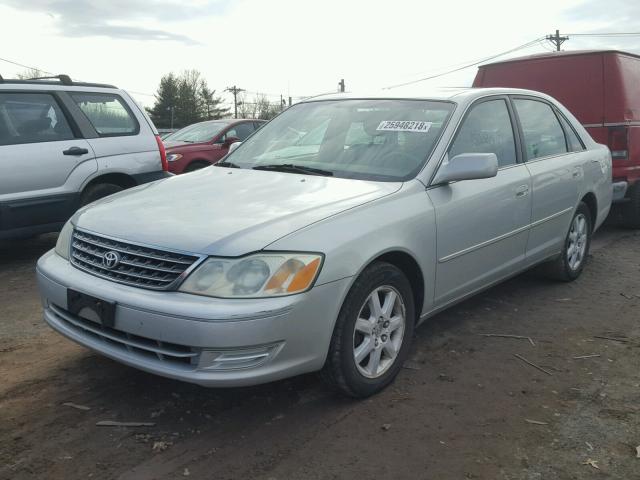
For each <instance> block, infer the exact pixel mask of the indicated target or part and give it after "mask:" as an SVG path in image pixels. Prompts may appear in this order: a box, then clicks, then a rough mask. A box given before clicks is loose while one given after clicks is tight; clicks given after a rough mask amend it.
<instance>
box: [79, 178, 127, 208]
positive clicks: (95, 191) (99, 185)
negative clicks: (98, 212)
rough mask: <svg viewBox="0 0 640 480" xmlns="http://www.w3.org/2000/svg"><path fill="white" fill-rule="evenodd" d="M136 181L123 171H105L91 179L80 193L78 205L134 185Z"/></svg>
mask: <svg viewBox="0 0 640 480" xmlns="http://www.w3.org/2000/svg"><path fill="white" fill-rule="evenodd" d="M136 185H137V182H136V181H135V180H134V179H133V178H132V177H130V176H129V175H126V174H124V173H107V174H104V175H100V176H98V177H96V178H94V179H92V180H91V181H90V182H89V183H88V184H87V185H86V186H85V187H84V188H83V189H82V192H81V193H80V200H79V206H81V207H83V206H85V205H87V204H89V203H92V202H94V201H96V200H99V199H100V198H103V197H106V196H108V195H112V194H114V193H117V192H119V191H121V190H125V189H127V188H131V187H135V186H136Z"/></svg>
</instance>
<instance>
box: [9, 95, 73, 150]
mask: <svg viewBox="0 0 640 480" xmlns="http://www.w3.org/2000/svg"><path fill="white" fill-rule="evenodd" d="M73 138H74V134H73V131H72V130H71V126H70V125H69V122H68V121H67V118H66V117H65V115H64V112H63V111H62V110H61V109H60V106H59V105H58V102H57V101H56V99H55V98H54V97H53V95H51V94H48V93H0V145H17V144H21V143H40V142H59V141H64V140H72V139H73Z"/></svg>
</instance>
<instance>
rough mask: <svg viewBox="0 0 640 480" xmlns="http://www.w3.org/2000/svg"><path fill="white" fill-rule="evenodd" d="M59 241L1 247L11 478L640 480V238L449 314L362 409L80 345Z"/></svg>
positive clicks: (0, 339)
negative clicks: (56, 292)
mask: <svg viewBox="0 0 640 480" xmlns="http://www.w3.org/2000/svg"><path fill="white" fill-rule="evenodd" d="M54 241H55V237H54V236H44V237H40V238H38V239H36V240H32V241H28V242H21V243H18V242H16V243H13V244H4V245H0V478H2V479H5V478H6V479H27V478H28V479H32V478H47V479H75V478H100V479H102V478H108V479H111V478H120V479H151V478H153V479H155V478H162V479H165V478H183V477H187V476H190V477H192V478H208V479H209V478H210V479H265V480H266V479H278V480H281V479H337V478H339V479H342V478H344V479H351V478H354V479H355V478H358V479H369V478H379V479H382V478H393V479H402V478H412V479H413V478H419V479H501V480H502V479H504V480H516V479H518V480H520V479H522V480H547V479H589V478H616V479H625V480H626V479H636V478H640V458H636V447H637V446H639V445H640V375H639V373H638V368H639V365H640V322H638V318H639V315H638V308H639V307H640V256H639V255H638V250H639V248H638V247H640V234H637V233H632V232H625V231H618V230H611V229H609V230H607V231H605V232H603V233H601V234H600V235H599V236H598V238H597V239H596V241H595V242H594V246H593V250H592V257H591V259H590V264H589V265H588V268H587V270H586V271H585V273H584V275H583V276H582V277H581V279H580V280H579V281H577V282H574V283H572V284H557V283H548V282H546V281H543V280H540V279H538V278H536V277H534V276H532V275H523V276H520V277H518V278H515V279H513V280H511V281H509V282H507V283H505V284H503V285H501V286H498V287H496V288H494V289H492V290H489V291H488V292H486V293H484V294H482V295H479V296H478V297H476V298H474V299H472V300H470V301H467V302H465V303H463V304H460V305H459V306H457V307H455V308H453V309H451V310H449V311H447V312H445V313H443V314H440V315H438V316H437V317H436V318H434V319H432V320H431V321H430V322H429V323H428V324H425V325H423V326H422V327H421V328H420V329H418V332H417V336H416V338H415V341H414V345H413V351H412V355H411V362H410V363H409V364H408V367H409V368H406V369H403V371H402V373H401V374H400V376H399V378H398V379H397V380H396V382H395V383H394V384H393V385H392V386H391V388H389V389H388V390H386V391H385V392H383V393H381V394H379V395H377V396H375V397H373V398H371V399H368V400H366V401H360V402H357V401H352V400H346V399H344V398H341V397H339V396H337V395H335V394H333V393H332V392H330V391H328V390H327V389H325V388H324V387H323V386H322V384H320V383H319V381H318V380H317V378H316V376H315V375H308V376H304V377H300V378H295V379H292V380H288V381H283V382H279V383H276V384H271V385H265V386H260V387H255V388H244V389H234V390H207V389H203V388H200V387H197V386H192V385H187V384H182V383H178V382H175V381H171V380H166V379H162V378H159V377H155V376H152V375H149V374H145V373H142V372H138V371H136V370H133V369H131V368H128V367H125V366H122V365H119V364H117V363H115V362H112V361H110V360H108V359H105V358H102V357H100V356H98V355H95V354H93V353H91V352H89V351H87V350H85V349H84V348H81V347H79V346H76V345H75V344H72V343H71V342H69V341H67V340H65V339H64V338H62V337H61V336H59V335H57V334H55V333H53V332H52V331H50V330H49V329H48V328H47V327H46V326H45V325H44V324H43V322H42V321H41V319H40V305H39V300H38V297H37V292H36V287H35V280H34V264H35V261H36V259H37V258H38V256H39V255H40V254H41V253H43V252H44V251H46V250H47V249H49V248H51V247H52V246H53V243H54ZM483 333H498V334H513V335H522V336H528V337H531V339H532V340H533V342H534V344H535V345H532V344H531V343H530V342H529V341H528V340H526V339H524V340H523V339H512V338H499V337H485V336H481V334H483ZM598 336H599V337H609V339H605V338H596V337H598ZM612 339H618V340H612ZM515 354H518V355H521V356H522V357H523V358H525V359H527V360H529V361H530V362H533V363H535V364H537V365H539V366H541V367H542V368H543V369H545V370H547V372H548V373H549V374H547V373H544V372H542V371H540V370H538V369H536V368H533V367H532V366H530V365H528V364H526V363H525V362H524V361H522V360H520V359H519V358H516V357H515ZM592 355H597V356H592ZM581 356H591V357H589V358H576V357H581ZM66 402H73V403H74V404H78V405H82V406H87V407H90V409H89V410H79V409H77V408H73V407H70V406H66V405H64V403H66ZM100 420H119V421H145V422H153V423H155V426H152V427H138V428H124V427H98V426H96V422H97V421H100Z"/></svg>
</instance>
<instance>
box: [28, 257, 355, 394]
mask: <svg viewBox="0 0 640 480" xmlns="http://www.w3.org/2000/svg"><path fill="white" fill-rule="evenodd" d="M37 276H38V285H39V287H40V293H41V296H42V302H43V307H44V319H45V321H46V322H47V323H48V324H49V325H50V326H51V327H52V328H53V329H54V330H56V331H58V332H59V333H61V334H62V335H64V336H66V337H67V338H69V339H71V340H73V341H75V342H77V343H79V344H81V345H84V346H86V347H88V348H90V349H92V350H95V351H97V352H99V353H101V354H103V355H105V356H107V357H110V358H112V359H114V360H117V361H119V362H122V363H124V364H126V365H130V366H132V367H135V368H138V369H141V370H145V371H147V372H151V373H155V374H158V375H162V376H165V377H169V378H174V379H177V380H183V381H186V382H191V383H196V384H200V385H203V386H210V387H233V386H243V385H255V384H259V383H265V382H270V381H273V380H278V379H282V378H286V377H290V376H293V375H298V374H301V373H306V372H312V371H315V370H319V369H321V368H322V366H323V364H324V361H325V357H326V354H327V351H328V347H329V341H330V339H331V334H332V332H333V326H334V322H335V319H336V318H337V315H338V311H339V308H340V304H341V302H342V298H343V296H344V294H345V292H346V289H347V288H348V285H349V281H348V279H344V280H340V281H336V282H332V283H329V284H325V285H320V286H316V287H314V288H313V289H312V290H311V291H309V292H307V293H304V294H301V295H292V296H289V297H279V298H268V299H238V300H225V299H216V298H208V297H202V296H197V295H190V294H185V293H180V292H156V291H150V290H143V289H140V288H135V287H128V286H125V285H120V284H116V283H113V282H110V281H108V280H103V279H100V278H97V277H94V276H92V275H90V274H87V273H84V272H82V271H80V270H78V269H76V268H74V267H73V266H71V264H69V262H68V261H66V260H64V259H63V258H61V257H60V256H58V255H56V254H55V253H54V252H53V251H51V252H48V253H47V254H45V255H44V256H43V257H42V258H41V259H40V260H39V261H38V268H37ZM67 288H72V289H74V290H78V291H81V292H83V293H86V294H89V295H93V296H95V297H98V298H101V299H104V300H107V301H110V302H115V303H116V313H115V325H114V328H109V327H104V326H102V325H101V324H100V323H97V322H94V321H92V320H91V319H90V318H89V317H90V315H85V314H83V316H82V317H80V316H77V315H73V314H71V313H70V312H69V311H68V310H67Z"/></svg>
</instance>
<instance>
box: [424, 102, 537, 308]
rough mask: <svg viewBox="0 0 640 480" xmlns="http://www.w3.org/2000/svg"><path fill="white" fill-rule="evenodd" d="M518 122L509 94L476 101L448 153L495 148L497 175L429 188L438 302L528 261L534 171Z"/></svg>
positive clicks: (511, 271)
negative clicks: (525, 158) (520, 144)
mask: <svg viewBox="0 0 640 480" xmlns="http://www.w3.org/2000/svg"><path fill="white" fill-rule="evenodd" d="M513 125H514V121H513V115H512V114H511V111H510V108H509V105H508V103H507V100H506V98H503V97H498V98H496V97H492V98H490V99H489V100H483V101H481V102H480V103H476V104H475V105H474V106H472V107H471V109H470V111H469V112H468V114H467V115H466V116H465V118H464V120H463V121H462V124H461V126H460V127H459V129H458V132H457V134H456V136H455V137H454V141H453V143H452V144H451V146H450V148H449V151H448V153H447V157H448V158H452V157H453V156H455V155H458V154H461V153H495V154H496V156H497V157H498V163H499V170H498V174H497V176H496V177H493V178H488V179H480V180H466V181H459V182H452V183H448V184H445V185H438V186H434V187H432V188H430V189H429V190H428V195H429V197H430V198H431V201H432V202H433V204H434V207H435V211H436V226H437V247H436V250H437V258H438V264H437V267H436V286H435V304H436V306H442V305H445V304H447V303H449V302H451V301H453V300H455V299H457V298H460V297H462V296H464V295H467V294H470V293H472V292H474V291H475V290H478V289H479V288H481V287H483V286H486V285H487V284H489V283H492V282H494V281H497V280H500V279H501V278H504V277H505V276H508V275H509V274H511V273H514V272H516V271H517V270H518V267H520V266H521V265H522V264H523V262H524V258H525V251H526V245H527V237H528V234H529V231H528V226H529V223H530V220H531V195H530V190H531V177H530V175H529V171H528V170H527V167H526V165H524V164H522V163H519V161H518V156H519V155H518V149H517V148H516V141H515V136H514V128H513ZM446 160H447V159H445V161H446Z"/></svg>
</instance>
